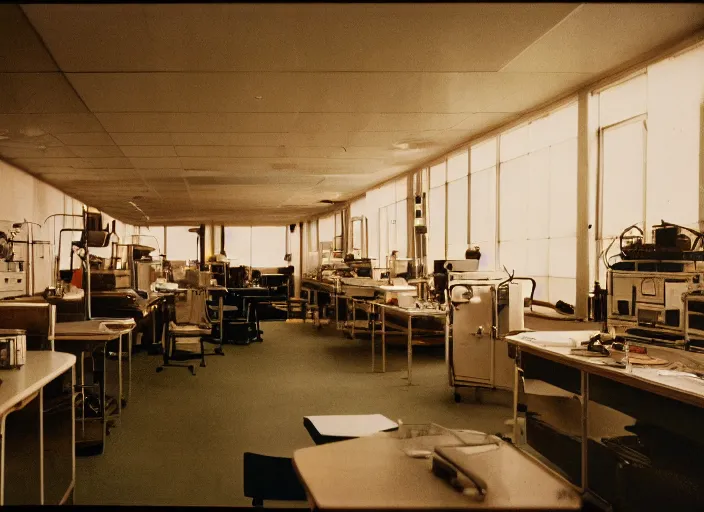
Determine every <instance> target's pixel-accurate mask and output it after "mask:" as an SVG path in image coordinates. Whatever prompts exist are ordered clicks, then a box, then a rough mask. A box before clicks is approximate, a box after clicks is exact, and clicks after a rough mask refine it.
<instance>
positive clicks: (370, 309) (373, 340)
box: [369, 305, 376, 373]
mask: <svg viewBox="0 0 704 512" xmlns="http://www.w3.org/2000/svg"><path fill="white" fill-rule="evenodd" d="M369 314H370V315H371V317H372V373H374V371H375V370H376V365H375V364H374V363H375V357H376V353H375V352H376V350H375V348H376V347H375V344H376V340H375V339H374V333H375V331H376V329H375V324H376V320H375V319H374V305H371V306H370V308H369Z"/></svg>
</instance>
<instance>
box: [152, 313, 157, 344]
mask: <svg viewBox="0 0 704 512" xmlns="http://www.w3.org/2000/svg"><path fill="white" fill-rule="evenodd" d="M152 343H153V344H154V345H156V308H152Z"/></svg>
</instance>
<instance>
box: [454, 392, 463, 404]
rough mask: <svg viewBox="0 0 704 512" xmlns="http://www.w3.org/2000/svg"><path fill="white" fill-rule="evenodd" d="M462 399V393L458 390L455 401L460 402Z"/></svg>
mask: <svg viewBox="0 0 704 512" xmlns="http://www.w3.org/2000/svg"><path fill="white" fill-rule="evenodd" d="M461 401H462V397H461V396H460V394H459V393H458V392H457V391H455V403H456V404H458V403H460V402H461Z"/></svg>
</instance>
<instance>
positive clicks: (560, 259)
mask: <svg viewBox="0 0 704 512" xmlns="http://www.w3.org/2000/svg"><path fill="white" fill-rule="evenodd" d="M499 142H500V167H499V198H500V200H499V244H500V245H499V261H500V263H501V266H502V267H504V266H505V267H506V269H507V270H509V271H515V272H516V275H517V276H518V275H520V276H527V277H532V278H534V279H535V280H536V283H537V286H536V291H535V298H536V299H538V300H546V301H549V302H552V303H555V302H557V301H558V300H563V301H565V302H568V303H571V304H574V301H575V298H576V244H577V229H576V224H577V205H576V202H577V104H576V103H572V104H570V105H568V106H566V107H562V108H561V109H559V110H556V111H554V112H552V113H550V114H549V115H547V116H545V117H543V118H540V119H537V120H535V121H532V122H531V123H529V124H527V125H525V126H522V127H520V128H517V129H515V130H513V131H511V132H508V133H506V134H503V135H501V136H500V141H499ZM487 160H488V159H487ZM473 185H474V183H473ZM473 192H474V190H473ZM472 197H474V194H473V195H472ZM523 290H524V294H525V295H528V294H529V292H530V287H529V286H524V287H523Z"/></svg>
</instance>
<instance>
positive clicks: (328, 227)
mask: <svg viewBox="0 0 704 512" xmlns="http://www.w3.org/2000/svg"><path fill="white" fill-rule="evenodd" d="M334 238H335V217H334V216H333V215H330V216H329V217H324V218H322V219H319V220H318V241H319V243H323V242H330V244H332V241H333V239H334ZM318 249H319V247H316V250H318Z"/></svg>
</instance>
